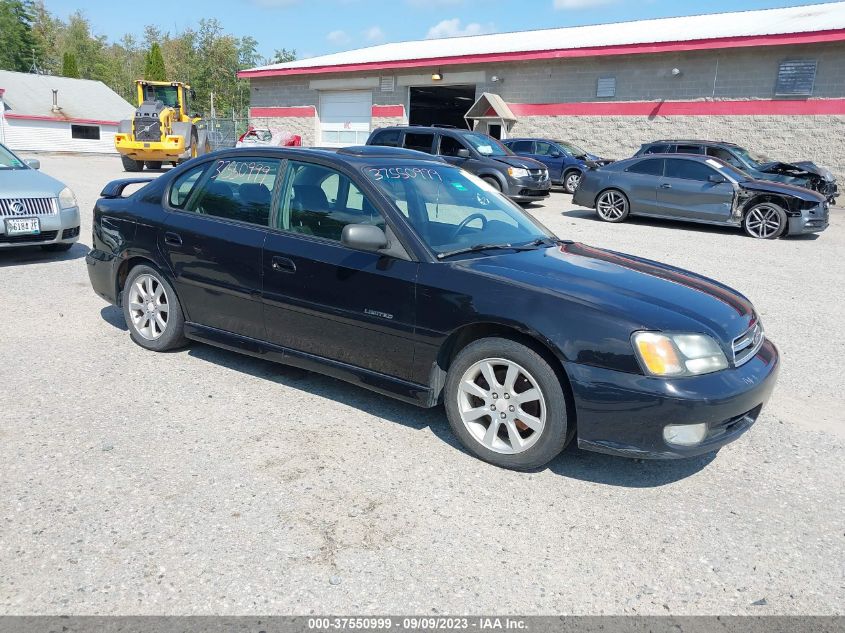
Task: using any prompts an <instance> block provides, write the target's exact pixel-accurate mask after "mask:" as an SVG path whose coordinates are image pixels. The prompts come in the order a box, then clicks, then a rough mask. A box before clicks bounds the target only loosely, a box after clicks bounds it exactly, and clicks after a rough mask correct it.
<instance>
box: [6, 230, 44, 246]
mask: <svg viewBox="0 0 845 633" xmlns="http://www.w3.org/2000/svg"><path fill="white" fill-rule="evenodd" d="M57 233H58V231H43V232H41V233H39V234H38V235H11V236H9V235H0V244H25V243H27V242H52V241H53V240H54V239H56V234H57Z"/></svg>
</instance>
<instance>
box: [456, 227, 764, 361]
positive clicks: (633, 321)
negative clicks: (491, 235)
mask: <svg viewBox="0 0 845 633" xmlns="http://www.w3.org/2000/svg"><path fill="white" fill-rule="evenodd" d="M461 265H464V266H468V267H470V268H472V269H474V270H476V271H477V272H479V273H482V274H485V275H488V276H495V277H498V278H499V279H500V280H501V281H503V282H505V283H517V284H521V285H527V286H531V287H533V288H535V289H536V290H538V291H540V292H544V293H548V292H553V293H556V294H559V295H561V296H562V297H564V298H566V299H568V300H571V301H576V302H578V303H581V304H586V305H589V306H592V307H595V308H597V309H598V310H600V311H602V312H604V313H612V314H613V315H614V316H615V317H617V318H618V319H619V320H620V321H622V322H627V323H628V324H629V327H630V328H631V330H632V331H633V330H639V329H644V330H662V331H693V332H705V333H708V334H711V335H713V336H715V337H717V338H718V339H719V340H721V341H722V342H723V344H724V345H725V346H726V347H727V348H728V349H729V346H730V343H731V341H733V339H734V338H736V337H737V336H739V335H740V334H742V333H743V332H745V330H747V329H748V327H750V325H751V323H752V322H753V320H754V319H755V318H756V317H755V316H754V308H753V306H752V305H751V303H750V302H749V301H748V299H746V298H745V297H744V296H743V295H741V294H740V293H738V292H737V291H735V290H733V289H731V288H729V287H727V286H725V285H723V284H721V283H719V282H717V281H714V280H712V279H708V278H707V277H703V276H701V275H697V274H695V273H691V272H689V271H686V270H682V269H680V268H675V267H673V266H669V265H667V264H661V263H658V262H653V261H650V260H646V259H641V258H638V257H634V256H632V255H625V254H623V253H616V252H613V251H607V250H603V249H599V248H594V247H591V246H588V245H586V244H580V243H570V242H567V243H563V244H562V245H560V246H555V247H551V248H543V249H537V250H530V251H520V252H503V253H502V254H501V255H495V256H491V257H479V258H471V259H467V260H463V261H462V262H461Z"/></svg>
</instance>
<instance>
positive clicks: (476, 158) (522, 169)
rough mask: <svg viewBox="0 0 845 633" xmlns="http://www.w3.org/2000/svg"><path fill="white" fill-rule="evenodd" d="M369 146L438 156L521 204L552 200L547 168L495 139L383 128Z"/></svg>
mask: <svg viewBox="0 0 845 633" xmlns="http://www.w3.org/2000/svg"><path fill="white" fill-rule="evenodd" d="M367 145H382V146H385V147H404V148H406V149H415V150H417V151H420V152H425V153H427V154H435V155H437V156H440V157H441V158H443V159H444V160H445V161H446V162H448V163H451V164H452V165H456V166H458V167H460V168H462V169H465V170H466V171H468V172H470V173H472V174H475V175H476V176H479V177H480V178H481V179H482V180H485V181H487V183H488V184H489V185H491V186H492V187H494V188H495V189H497V190H498V191H501V192H503V193H504V194H505V195H506V196H508V197H509V198H510V199H511V200H513V201H515V202H520V203H527V202H534V201H537V200H542V199H543V198H547V197H548V196H549V190H550V189H551V188H552V182H551V180H549V170H548V169H547V168H546V166H545V165H544V164H543V163H541V162H539V161H536V160H534V159H532V158H525V157H522V156H517V155H515V154H514V153H513V152H512V151H510V150H509V149H508V148H507V147H505V146H504V145H502V144H501V143H500V142H499V141H497V140H496V139H494V138H493V137H491V136H487V135H486V134H482V133H480V132H472V131H470V130H461V129H458V128H447V127H437V126H433V127H427V126H416V125H411V126H407V125H405V126H397V127H386V128H379V129H376V130H374V131H373V133H372V134H370V138H369V139H367Z"/></svg>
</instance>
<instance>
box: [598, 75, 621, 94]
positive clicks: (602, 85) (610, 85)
mask: <svg viewBox="0 0 845 633" xmlns="http://www.w3.org/2000/svg"><path fill="white" fill-rule="evenodd" d="M596 96H597V97H615V96H616V77H599V80H598V81H597V82H596Z"/></svg>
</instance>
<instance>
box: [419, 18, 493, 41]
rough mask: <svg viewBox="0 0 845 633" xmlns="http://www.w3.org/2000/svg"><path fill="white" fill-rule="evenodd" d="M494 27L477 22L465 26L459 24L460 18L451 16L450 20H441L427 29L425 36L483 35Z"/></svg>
mask: <svg viewBox="0 0 845 633" xmlns="http://www.w3.org/2000/svg"><path fill="white" fill-rule="evenodd" d="M495 30H496V28H495V27H494V26H493V25H492V24H479V23H478V22H470V23H469V24H467V25H466V26H461V19H460V18H452V19H451V20H442V21H440V22H438V23H437V24H435V25H434V26H432V27H431V28H430V29H428V34H427V35H426V38H428V39H436V38H440V37H460V36H462V35H483V34H484V33H492V32H493V31H495Z"/></svg>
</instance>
